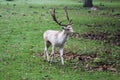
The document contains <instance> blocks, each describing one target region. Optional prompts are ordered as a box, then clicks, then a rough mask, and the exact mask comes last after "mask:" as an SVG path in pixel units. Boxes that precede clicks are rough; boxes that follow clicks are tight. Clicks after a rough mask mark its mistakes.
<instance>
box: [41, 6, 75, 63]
mask: <svg viewBox="0 0 120 80" xmlns="http://www.w3.org/2000/svg"><path fill="white" fill-rule="evenodd" d="M64 9H65V13H66V17H67V20H68V22H69V23H68V24H67V25H64V24H61V22H58V20H57V19H56V15H55V9H52V10H51V11H50V14H51V16H52V18H53V20H54V21H55V22H56V23H57V24H58V25H60V26H61V27H62V31H57V30H47V31H46V32H44V34H43V38H44V42H45V49H44V60H46V59H47V61H49V62H50V63H51V62H52V60H53V57H54V52H55V47H59V52H60V57H61V62H62V65H64V59H63V49H64V44H65V42H66V40H67V38H68V36H69V35H70V34H71V33H73V32H74V31H73V28H72V23H71V21H72V20H70V19H69V17H68V12H67V8H64ZM50 45H52V52H51V55H50V57H49V54H48V48H49V46H50Z"/></svg>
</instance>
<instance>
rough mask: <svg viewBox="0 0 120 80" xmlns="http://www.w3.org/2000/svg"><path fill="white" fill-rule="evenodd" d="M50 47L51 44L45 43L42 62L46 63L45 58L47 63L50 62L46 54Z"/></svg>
mask: <svg viewBox="0 0 120 80" xmlns="http://www.w3.org/2000/svg"><path fill="white" fill-rule="evenodd" d="M50 45H51V43H50V42H49V41H45V49H44V61H46V58H47V61H50V60H49V54H48V48H49V46H50Z"/></svg>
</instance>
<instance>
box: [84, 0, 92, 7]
mask: <svg viewBox="0 0 120 80" xmlns="http://www.w3.org/2000/svg"><path fill="white" fill-rule="evenodd" d="M83 2H84V3H83V7H93V0H83Z"/></svg>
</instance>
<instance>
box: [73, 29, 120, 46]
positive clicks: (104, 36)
mask: <svg viewBox="0 0 120 80" xmlns="http://www.w3.org/2000/svg"><path fill="white" fill-rule="evenodd" d="M71 37H72V38H85V39H91V40H102V41H104V42H105V43H111V44H114V45H118V46H120V32H119V31H118V32H116V33H115V34H114V35H112V34H110V33H106V32H97V33H95V32H92V31H91V32H87V33H84V34H79V33H74V34H72V35H71Z"/></svg>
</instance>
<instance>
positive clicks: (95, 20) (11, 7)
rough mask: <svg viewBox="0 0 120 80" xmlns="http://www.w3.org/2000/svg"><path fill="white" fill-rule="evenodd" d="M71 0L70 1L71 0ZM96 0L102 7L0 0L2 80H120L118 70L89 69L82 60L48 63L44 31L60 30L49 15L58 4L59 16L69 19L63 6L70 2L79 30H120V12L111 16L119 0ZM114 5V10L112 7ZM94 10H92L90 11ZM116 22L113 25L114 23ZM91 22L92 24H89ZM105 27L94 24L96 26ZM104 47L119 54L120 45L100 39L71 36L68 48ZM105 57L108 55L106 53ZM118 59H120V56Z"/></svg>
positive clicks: (56, 0)
mask: <svg viewBox="0 0 120 80" xmlns="http://www.w3.org/2000/svg"><path fill="white" fill-rule="evenodd" d="M68 1H69V3H68ZM104 1H105V3H103V1H102V0H101V1H100V0H96V1H94V4H95V5H96V6H99V4H100V3H102V4H104V5H105V6H100V7H101V8H103V9H102V10H97V11H91V10H90V9H88V8H83V7H82V3H78V2H79V0H76V1H74V0H61V1H59V0H52V1H50V0H35V1H34V0H14V1H5V0H0V79H1V80H116V79H117V80H119V79H120V77H119V71H120V70H119V68H117V70H118V71H117V73H114V74H113V73H112V72H109V71H103V72H102V71H101V72H99V71H94V72H89V71H86V70H84V69H82V68H83V66H82V65H81V64H80V66H79V68H78V69H74V68H73V67H74V65H73V64H72V63H71V62H69V61H65V66H62V65H61V63H60V61H59V62H57V63H53V64H52V65H50V64H48V63H47V62H46V63H44V61H43V57H42V56H41V55H42V54H43V49H44V43H43V38H42V34H43V32H44V31H46V30H48V29H54V30H60V28H59V26H58V25H56V24H55V23H54V22H53V21H52V19H51V16H50V15H49V10H50V9H51V8H53V7H55V8H57V16H58V17H59V20H64V23H65V21H66V18H65V17H64V15H63V13H64V11H63V8H64V6H68V8H69V9H70V10H69V15H70V17H71V18H72V20H73V23H74V24H73V26H74V27H73V28H74V30H75V31H76V32H77V33H80V34H82V33H87V32H90V31H94V32H109V33H111V35H113V34H114V33H115V32H117V31H118V30H119V25H120V23H119V22H120V21H119V16H118V17H116V16H111V15H115V14H118V13H119V12H120V10H119V8H120V6H119V5H118V4H119V0H115V1H113V3H110V2H109V1H107V0H104ZM112 9H114V12H112V11H111V10H112ZM89 12H90V13H89ZM111 23H112V24H115V25H112V24H111ZM86 24H87V25H90V27H88V26H86ZM96 24H97V26H99V25H100V26H102V27H94V26H96ZM104 49H110V50H111V51H112V57H116V56H118V55H119V52H120V47H119V46H117V45H112V44H110V43H104V41H100V40H90V39H84V38H70V39H69V40H68V42H67V44H66V46H65V50H66V51H69V52H73V53H76V54H84V53H87V54H89V53H91V52H96V51H97V52H98V53H97V54H99V55H101V56H104V55H102V54H103V53H104ZM103 58H104V57H103ZM116 62H118V63H119V61H118V60H116Z"/></svg>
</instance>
